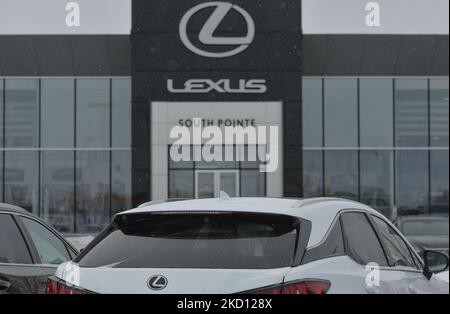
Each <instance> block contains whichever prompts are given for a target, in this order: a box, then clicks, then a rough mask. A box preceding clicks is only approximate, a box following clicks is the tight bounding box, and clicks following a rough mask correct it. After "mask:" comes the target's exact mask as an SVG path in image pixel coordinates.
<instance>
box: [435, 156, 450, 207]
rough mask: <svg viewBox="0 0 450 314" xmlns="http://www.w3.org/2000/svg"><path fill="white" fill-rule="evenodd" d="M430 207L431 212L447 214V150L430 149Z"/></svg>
mask: <svg viewBox="0 0 450 314" xmlns="http://www.w3.org/2000/svg"><path fill="white" fill-rule="evenodd" d="M430 158H431V160H430V165H431V169H430V170H431V173H430V176H431V177H430V179H431V195H430V198H431V207H430V212H431V213H433V214H438V213H439V214H448V210H449V198H448V172H449V169H448V167H449V166H448V162H449V161H448V160H449V158H448V150H439V151H431V156H430Z"/></svg>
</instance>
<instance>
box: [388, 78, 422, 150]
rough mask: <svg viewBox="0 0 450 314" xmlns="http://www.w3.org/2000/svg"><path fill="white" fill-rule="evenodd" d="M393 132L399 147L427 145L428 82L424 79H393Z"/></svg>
mask: <svg viewBox="0 0 450 314" xmlns="http://www.w3.org/2000/svg"><path fill="white" fill-rule="evenodd" d="M395 82H396V83H395V134H396V145H397V146H401V147H426V146H428V83H427V80H426V79H396V80H395Z"/></svg>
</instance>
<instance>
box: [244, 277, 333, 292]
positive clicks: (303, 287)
mask: <svg viewBox="0 0 450 314" xmlns="http://www.w3.org/2000/svg"><path fill="white" fill-rule="evenodd" d="M330 287H331V282H329V281H327V280H314V279H313V280H306V281H298V282H288V283H285V284H283V285H280V286H276V287H270V288H262V289H257V290H253V291H249V292H247V293H248V294H326V293H327V292H328V290H329V289H330Z"/></svg>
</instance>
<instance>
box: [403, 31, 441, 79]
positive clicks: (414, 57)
mask: <svg viewBox="0 0 450 314" xmlns="http://www.w3.org/2000/svg"><path fill="white" fill-rule="evenodd" d="M437 43H438V39H437V37H426V36H417V37H403V38H401V39H400V46H399V52H398V58H397V64H396V68H395V73H402V75H406V76H408V75H411V76H412V75H417V73H427V75H431V69H432V62H433V59H434V55H435V53H436V50H437V49H438V45H437Z"/></svg>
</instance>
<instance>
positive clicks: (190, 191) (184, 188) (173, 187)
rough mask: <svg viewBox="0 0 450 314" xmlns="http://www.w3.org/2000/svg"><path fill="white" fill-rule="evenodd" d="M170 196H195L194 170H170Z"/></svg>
mask: <svg viewBox="0 0 450 314" xmlns="http://www.w3.org/2000/svg"><path fill="white" fill-rule="evenodd" d="M169 198H194V171H192V170H171V171H169Z"/></svg>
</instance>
